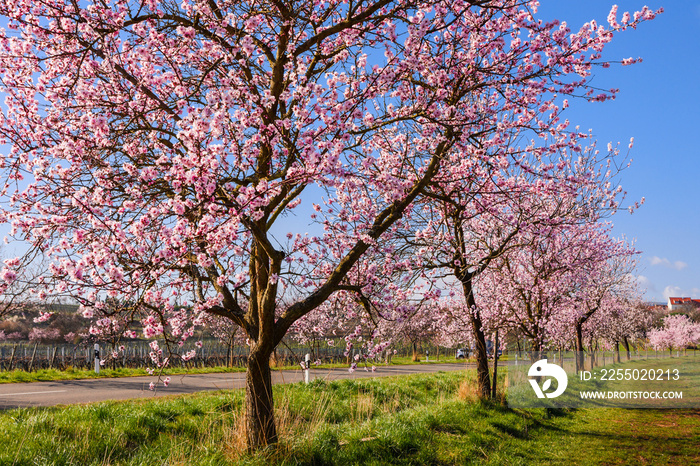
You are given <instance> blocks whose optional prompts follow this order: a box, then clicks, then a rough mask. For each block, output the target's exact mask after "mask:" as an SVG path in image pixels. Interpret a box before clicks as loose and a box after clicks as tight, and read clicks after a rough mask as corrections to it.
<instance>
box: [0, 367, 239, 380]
mask: <svg viewBox="0 0 700 466" xmlns="http://www.w3.org/2000/svg"><path fill="white" fill-rule="evenodd" d="M219 372H245V368H244V367H225V366H219V367H195V368H189V369H186V368H180V367H175V368H169V369H164V370H163V375H178V374H212V373H219ZM144 375H149V374H148V372H146V370H145V369H100V373H99V374H96V373H95V371H93V370H87V369H74V368H68V369H67V370H65V371H59V370H57V369H39V370H36V371H32V372H27V371H23V370H12V371H6V372H0V383H19V382H49V381H52V380H78V379H101V378H114V377H138V376H144Z"/></svg>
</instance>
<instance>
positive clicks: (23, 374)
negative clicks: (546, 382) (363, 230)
mask: <svg viewBox="0 0 700 466" xmlns="http://www.w3.org/2000/svg"><path fill="white" fill-rule="evenodd" d="M448 362H451V363H457V362H459V361H456V360H455V359H454V358H452V359H449V358H443V359H441V360H440V361H438V362H437V363H440V364H443V363H448ZM435 363H436V362H435V361H433V360H430V362H429V364H435ZM405 364H425V362H412V361H411V358H410V357H396V358H393V359H392V361H391V365H392V366H394V365H405ZM461 364H464V362H463V360H462V362H461ZM375 365H377V366H385V364H380V363H375ZM364 366H365V365H364V363H363V364H358V367H359V368H360V369H361V368H363V367H364ZM347 367H348V365H347V364H345V363H344V362H343V363H334V364H321V365H319V366H313V369H339V368H347ZM367 367H372V364H371V363H368V364H367ZM272 369H273V370H300V369H301V368H300V366H299V365H291V366H278V367H273V368H272ZM221 372H245V367H226V366H216V367H193V368H189V369H188V368H184V367H174V368H168V369H165V370H163V375H179V374H212V373H221ZM144 375H148V372H146V370H145V369H130V368H122V369H105V368H102V369H100V373H99V374H96V373H95V371H94V370H88V369H74V368H69V369H68V370H65V371H59V370H57V369H39V370H36V371H32V372H27V371H23V370H19V369H15V370H12V371H4V372H0V383H21V382H49V381H53V380H78V379H100V378H114V377H138V376H144Z"/></svg>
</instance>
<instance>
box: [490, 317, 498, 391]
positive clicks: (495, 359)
mask: <svg viewBox="0 0 700 466" xmlns="http://www.w3.org/2000/svg"><path fill="white" fill-rule="evenodd" d="M497 381H498V330H496V336H495V337H494V343H493V385H492V387H491V398H493V399H494V400H495V399H496V382H497Z"/></svg>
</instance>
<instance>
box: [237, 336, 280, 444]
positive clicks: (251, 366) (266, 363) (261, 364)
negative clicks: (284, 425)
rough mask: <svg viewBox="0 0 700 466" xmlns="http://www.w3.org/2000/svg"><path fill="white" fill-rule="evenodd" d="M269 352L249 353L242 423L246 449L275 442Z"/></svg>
mask: <svg viewBox="0 0 700 466" xmlns="http://www.w3.org/2000/svg"><path fill="white" fill-rule="evenodd" d="M270 355H271V352H268V351H262V350H260V349H256V350H251V352H250V355H249V356H248V367H247V369H248V370H247V372H246V391H245V408H246V409H245V424H246V439H247V446H248V450H249V451H254V450H257V449H259V448H261V447H264V446H266V445H269V444H271V443H275V442H277V429H276V427H275V415H274V404H273V399H272V374H271V372H270Z"/></svg>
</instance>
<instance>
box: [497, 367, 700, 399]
mask: <svg viewBox="0 0 700 466" xmlns="http://www.w3.org/2000/svg"><path fill="white" fill-rule="evenodd" d="M567 366H569V363H567ZM570 368H571V369H572V368H573V363H571V367H570ZM509 369H510V373H509V376H510V387H509V397H510V398H509V399H510V400H511V402H512V403H511V404H512V405H514V406H518V407H528V408H529V407H550V408H556V407H593V406H597V407H609V408H616V407H617V408H695V407H698V406H700V357H697V356H695V355H691V356H681V357H676V356H675V355H674V357H672V358H669V357H664V358H654V357H650V358H649V359H635V360H631V361H623V362H621V363H616V364H612V363H608V364H607V365H606V366H604V367H601V366H598V367H596V368H595V369H594V370H593V371H591V370H590V369H588V368H587V369H586V370H587V371H588V372H589V374H590V377H591V379H590V380H587V381H582V380H581V379H580V376H579V375H577V374H576V373H575V372H571V373H570V374H569V383H568V386H567V389H566V392H565V393H564V394H562V395H561V396H559V397H557V398H553V399H541V400H540V399H537V398H534V395H533V392H532V389H531V387H530V384H529V382H528V381H527V369H528V366H527V365H523V366H519V367H518V368H517V369H516V368H515V367H513V366H510V367H509ZM618 370H619V371H620V377H621V378H622V380H617V379H614V380H602V378H603V377H602V376H603V375H607V377H608V379H610V374H611V373H613V371H615V373H617V371H618ZM651 370H653V373H654V374H656V375H655V376H654V379H652V380H648V379H647V380H640V379H639V376H640V374H642V373H648V371H651ZM676 370H677V371H678V373H677V375H676V373H675V371H676ZM632 371H636V374H637V377H638V379H637V380H635V379H633V378H632V376H631V375H632ZM625 374H627V375H629V376H630V377H629V380H625ZM659 376H662V380H655V378H657V377H659ZM676 376H677V377H678V379H677V380H674V378H675V377H676ZM669 378H670V380H669ZM584 391H588V392H590V391H596V392H608V391H616V392H645V391H646V392H660V393H661V392H665V391H671V392H681V393H682V399H668V400H664V399H623V400H620V399H618V400H609V399H587V400H582V399H581V396H580V392H584Z"/></svg>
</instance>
